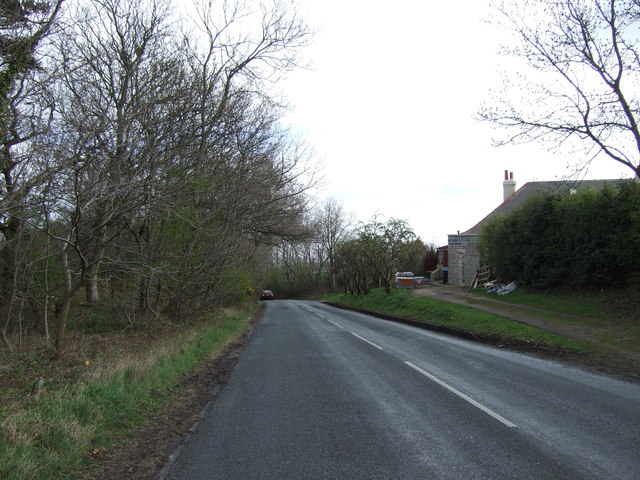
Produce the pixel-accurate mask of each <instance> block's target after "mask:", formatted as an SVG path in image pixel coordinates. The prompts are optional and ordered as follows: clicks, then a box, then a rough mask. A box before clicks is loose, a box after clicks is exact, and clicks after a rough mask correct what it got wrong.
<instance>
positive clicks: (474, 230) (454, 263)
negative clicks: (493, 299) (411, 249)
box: [448, 170, 621, 285]
mask: <svg viewBox="0 0 640 480" xmlns="http://www.w3.org/2000/svg"><path fill="white" fill-rule="evenodd" d="M620 181H621V180H582V181H570V180H563V181H549V182H528V183H525V184H524V185H523V186H522V187H520V188H519V189H518V190H516V181H515V180H514V179H513V172H509V171H507V170H505V172H504V181H503V182H502V188H503V195H504V197H503V202H502V203H501V204H500V205H499V206H498V207H497V208H496V209H495V210H493V211H492V212H491V213H490V214H489V215H487V216H486V217H484V218H483V219H482V220H480V221H479V222H478V223H477V224H476V225H474V226H473V227H471V228H470V229H469V230H467V231H466V232H463V233H460V232H458V233H457V234H449V235H448V267H449V283H450V284H451V285H471V283H472V281H473V277H474V276H475V273H476V271H477V270H478V269H479V268H481V267H482V266H483V263H482V258H481V256H480V250H479V248H478V244H479V242H480V232H481V231H482V227H483V225H484V224H485V223H486V222H487V221H488V220H489V219H490V218H491V217H492V216H494V215H496V214H508V213H511V212H512V211H513V210H514V209H516V208H518V207H520V206H522V205H523V204H524V203H525V202H526V201H527V200H528V199H530V198H531V197H533V196H535V195H537V194H539V193H549V194H570V193H576V192H577V191H578V190H583V189H590V188H596V189H600V188H602V187H603V186H604V185H605V184H607V183H609V184H615V183H618V182H620Z"/></svg>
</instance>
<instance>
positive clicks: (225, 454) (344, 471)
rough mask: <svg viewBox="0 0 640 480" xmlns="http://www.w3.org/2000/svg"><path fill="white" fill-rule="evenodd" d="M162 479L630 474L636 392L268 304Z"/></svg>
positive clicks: (445, 340) (639, 474)
mask: <svg viewBox="0 0 640 480" xmlns="http://www.w3.org/2000/svg"><path fill="white" fill-rule="evenodd" d="M167 478H169V479H172V480H187V479H189V480H198V479H465V480H466V479H492V480H495V479H519V480H521V479H535V480H540V479H545V480H550V479H607V480H609V479H618V480H624V479H629V480H635V479H640V387H639V386H637V385H632V384H628V383H624V382H621V381H618V380H615V379H612V378H608V377H605V376H601V375H595V374H590V373H587V372H584V371H582V370H578V369H575V368H571V367H567V366H563V365H560V364H557V363H553V362H549V361H545V360H541V359H537V358H533V357H529V356H526V355H521V354H517V353H514V352H509V351H504V350H500V349H496V348H491V347H487V346H483V345H479V344H477V343H474V342H468V341H465V340H460V339H456V338H452V337H449V336H447V335H442V334H437V333H434V332H429V331H426V330H421V329H417V328H414V327H410V326H407V325H401V324H395V323H392V322H388V321H385V320H380V319H377V318H374V317H370V316H367V315H363V314H359V313H353V312H347V311H343V310H338V309H334V308H331V307H329V306H326V305H323V304H320V303H316V302H308V301H285V300H275V301H272V302H269V303H268V304H267V305H266V309H265V314H264V318H263V319H262V321H261V322H260V323H259V324H258V326H257V327H256V329H255V331H254V332H253V334H252V336H251V338H250V341H249V343H248V346H247V348H246V350H245V351H244V353H243V354H242V357H241V359H240V361H239V362H238V364H237V366H236V368H235V370H234V372H233V374H232V375H231V378H230V380H229V383H228V384H227V385H226V386H225V388H224V389H223V390H222V392H221V393H220V396H219V398H218V399H217V400H216V401H215V402H214V403H213V404H212V405H211V406H210V408H209V409H207V412H206V415H205V418H204V419H203V421H202V422H201V423H199V424H198V426H197V428H196V429H195V431H194V432H193V433H192V435H191V436H190V437H189V438H188V440H187V442H186V443H185V444H184V445H183V446H182V448H181V449H180V451H179V452H178V455H177V457H176V458H175V460H174V461H173V462H172V464H171V466H170V468H169V469H168V475H167Z"/></svg>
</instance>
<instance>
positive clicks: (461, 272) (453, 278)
mask: <svg viewBox="0 0 640 480" xmlns="http://www.w3.org/2000/svg"><path fill="white" fill-rule="evenodd" d="M479 240H480V238H479V236H478V235H465V234H462V235H449V283H450V284H451V285H471V282H472V281H473V276H474V275H475V273H476V270H478V269H479V268H480V266H481V265H480V250H478V242H479Z"/></svg>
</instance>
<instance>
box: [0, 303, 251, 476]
mask: <svg viewBox="0 0 640 480" xmlns="http://www.w3.org/2000/svg"><path fill="white" fill-rule="evenodd" d="M251 314H252V312H248V311H243V312H241V313H238V314H235V315H228V316H224V317H222V318H220V319H219V320H217V321H215V322H212V323H208V324H205V325H199V326H197V327H193V328H191V329H188V331H186V332H185V333H182V334H180V335H176V336H173V337H171V338H167V339H166V340H164V341H162V342H159V343H158V344H157V345H154V347H153V348H151V349H150V350H148V351H146V352H144V353H141V354H138V355H132V356H130V357H127V356H125V357H122V358H120V359H117V360H116V359H113V360H112V363H113V364H111V365H94V364H90V365H89V366H84V365H83V366H82V367H81V368H86V369H88V370H90V369H92V370H91V371H87V372H85V373H83V375H82V377H81V378H80V379H79V380H78V381H76V382H72V383H68V384H65V385H62V386H59V387H57V388H54V387H51V391H47V392H46V394H43V395H42V396H41V397H40V398H39V399H31V400H28V401H27V402H26V403H25V404H24V405H22V408H19V409H14V410H13V411H3V413H2V418H0V422H1V425H2V428H1V430H0V478H2V479H7V480H19V479H25V478H29V479H34V480H37V479H43V480H44V479H51V478H74V471H76V469H78V468H80V467H81V466H82V463H83V461H84V459H85V458H86V456H87V454H88V452H90V451H91V450H92V449H94V448H103V447H106V446H108V445H110V444H111V443H112V442H113V441H114V440H115V439H116V438H117V437H118V436H121V435H123V434H125V433H126V432H127V431H130V430H131V429H133V428H134V427H135V426H137V425H139V424H140V423H141V421H142V418H143V413H144V412H146V411H148V410H150V409H153V408H157V407H159V406H160V405H161V404H162V403H163V402H166V401H168V400H167V399H168V398H169V396H168V395H165V394H166V393H168V392H169V390H170V389H171V388H172V387H173V386H175V385H176V383H177V382H178V381H179V380H180V378H181V377H182V376H183V374H184V373H189V372H192V371H194V370H195V369H196V368H197V367H198V366H199V365H200V364H201V363H202V362H203V361H204V360H205V359H207V358H208V357H209V356H210V355H212V353H213V352H215V351H216V350H218V349H219V348H221V347H222V346H223V345H224V344H225V343H226V342H227V341H229V340H230V339H232V338H234V337H237V336H239V335H241V334H242V333H243V332H245V331H246V330H247V329H248V328H249V321H248V320H249V318H250V315H251ZM96 363H99V361H97V362H96ZM48 390H49V389H48Z"/></svg>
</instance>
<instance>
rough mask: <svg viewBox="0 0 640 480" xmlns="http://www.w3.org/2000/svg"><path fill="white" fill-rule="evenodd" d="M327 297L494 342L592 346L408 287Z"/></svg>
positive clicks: (562, 348)
mask: <svg viewBox="0 0 640 480" xmlns="http://www.w3.org/2000/svg"><path fill="white" fill-rule="evenodd" d="M326 300H327V301H330V302H333V303H337V304H340V305H344V306H346V307H349V308H359V309H364V310H369V311H373V312H378V313H384V314H387V315H396V316H399V317H404V318H409V319H412V320H418V321H423V322H427V323H432V324H436V325H441V326H445V327H449V328H455V329H458V330H464V331H466V332H470V333H472V334H474V335H475V336H476V337H478V338H479V339H481V340H485V341H490V342H492V343H500V344H503V345H520V346H523V345H528V346H532V347H537V348H541V349H546V350H555V351H566V352H581V353H586V352H587V351H588V350H589V347H588V346H587V345H586V344H585V343H582V342H579V341H576V340H573V339H569V338H565V337H562V336H559V335H555V334H553V333H550V332H546V331H544V330H541V329H539V328H536V327H532V326H529V325H525V324H522V323H518V322H514V321H511V320H509V319H506V318H503V317H499V316H496V315H492V314H490V313H485V312H480V311H478V310H474V309H472V308H469V307H465V306H461V305H455V304H453V303H449V302H445V301H441V300H435V299H432V298H427V297H418V296H412V295H411V294H410V293H409V292H408V291H407V290H393V291H392V293H391V295H386V294H385V293H384V290H383V289H375V290H372V291H371V292H370V293H369V295H332V296H329V297H327V299H326Z"/></svg>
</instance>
